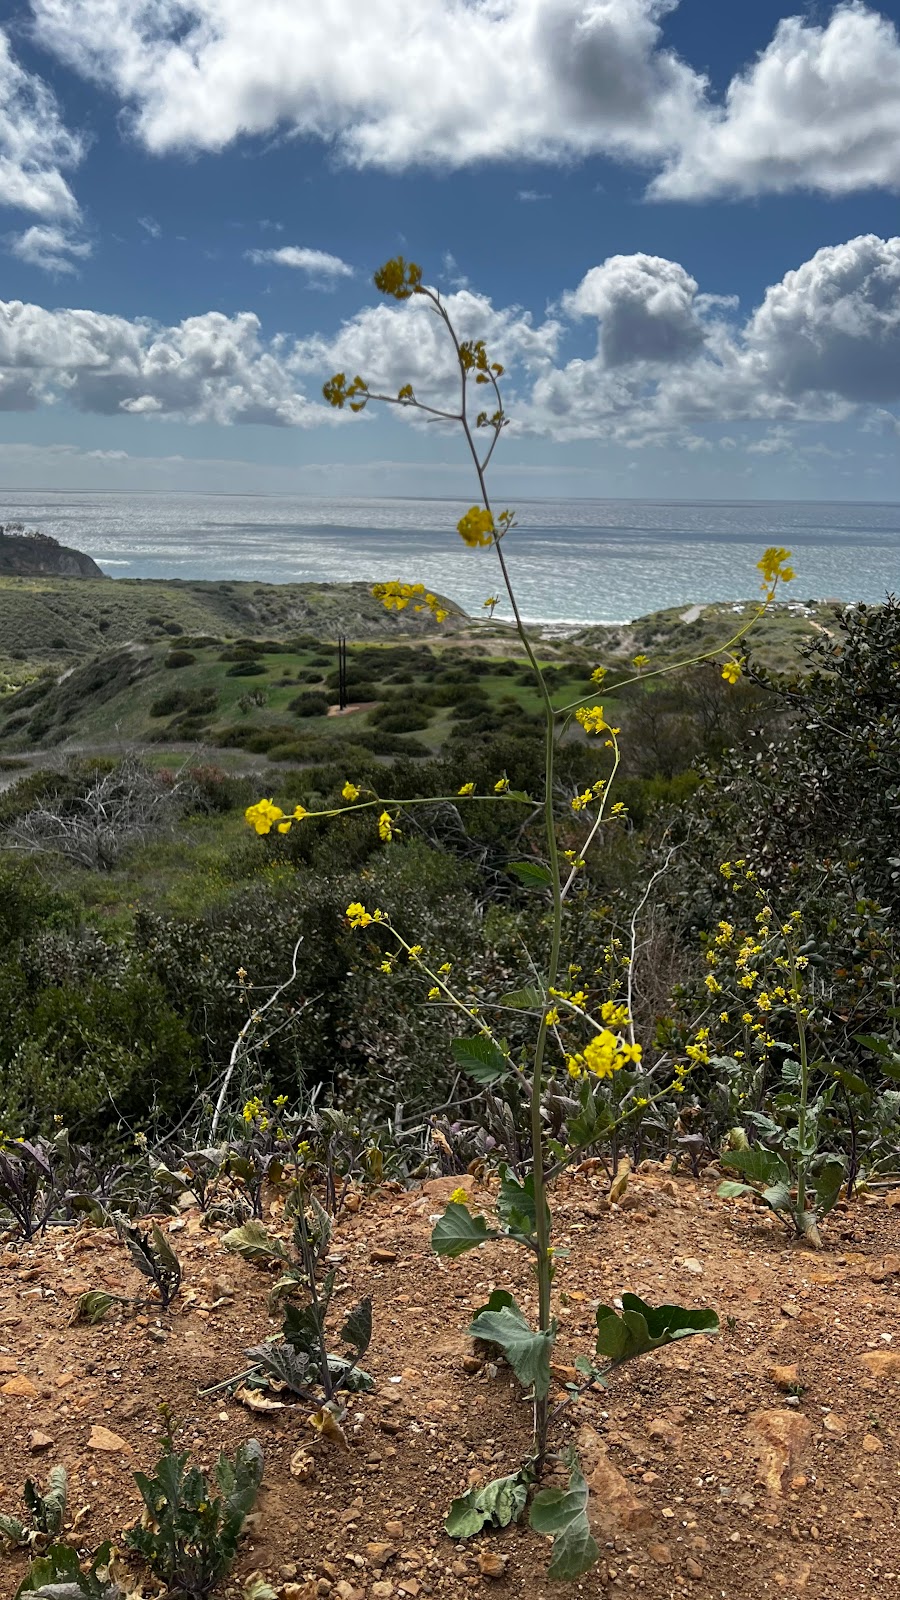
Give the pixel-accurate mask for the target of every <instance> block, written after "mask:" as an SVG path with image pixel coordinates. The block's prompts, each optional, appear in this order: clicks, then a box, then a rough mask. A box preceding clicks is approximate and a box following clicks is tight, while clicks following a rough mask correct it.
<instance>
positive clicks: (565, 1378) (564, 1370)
mask: <svg viewBox="0 0 900 1600" xmlns="http://www.w3.org/2000/svg"><path fill="white" fill-rule="evenodd" d="M550 1371H551V1372H552V1374H553V1376H554V1378H555V1379H556V1381H557V1383H563V1384H565V1383H577V1382H578V1369H577V1368H576V1367H567V1366H564V1365H563V1363H562V1362H561V1361H551V1363H550Z"/></svg>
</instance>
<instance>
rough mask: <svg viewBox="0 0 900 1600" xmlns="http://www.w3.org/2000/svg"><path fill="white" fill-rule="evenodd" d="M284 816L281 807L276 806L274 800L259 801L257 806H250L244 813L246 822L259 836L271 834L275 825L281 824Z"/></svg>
mask: <svg viewBox="0 0 900 1600" xmlns="http://www.w3.org/2000/svg"><path fill="white" fill-rule="evenodd" d="M283 816H284V812H283V811H282V809H281V807H280V806H276V804H275V802H274V801H273V800H258V801H257V802H256V805H255V806H248V807H247V809H246V811H245V812H244V819H245V821H247V822H249V824H250V826H251V828H255V829H256V832H257V833H258V834H264V833H271V832H272V828H273V825H274V824H275V823H276V822H280V821H281V819H282V817H283Z"/></svg>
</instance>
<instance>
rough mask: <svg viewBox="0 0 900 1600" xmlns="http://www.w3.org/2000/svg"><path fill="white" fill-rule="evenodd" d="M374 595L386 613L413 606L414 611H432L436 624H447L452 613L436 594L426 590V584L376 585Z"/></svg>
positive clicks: (394, 583)
mask: <svg viewBox="0 0 900 1600" xmlns="http://www.w3.org/2000/svg"><path fill="white" fill-rule="evenodd" d="M372 593H373V595H374V596H375V599H376V600H380V601H381V604H382V605H383V606H384V609H385V611H405V610H406V608H407V606H408V605H412V608H413V610H414V611H426V610H428V611H430V612H431V614H432V616H433V617H434V619H435V621H436V622H446V620H447V618H448V617H449V615H450V613H449V611H448V610H447V608H446V606H443V605H441V602H440V600H439V599H438V597H437V595H436V594H432V593H431V591H430V590H428V589H426V588H425V585H424V583H398V582H391V583H376V584H373V586H372Z"/></svg>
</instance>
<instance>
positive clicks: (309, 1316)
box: [281, 1305, 322, 1361]
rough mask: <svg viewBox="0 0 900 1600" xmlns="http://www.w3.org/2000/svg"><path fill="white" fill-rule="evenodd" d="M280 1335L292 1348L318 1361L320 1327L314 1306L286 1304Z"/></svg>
mask: <svg viewBox="0 0 900 1600" xmlns="http://www.w3.org/2000/svg"><path fill="white" fill-rule="evenodd" d="M281 1337H282V1339H283V1340H284V1342H285V1344H289V1345H290V1346H291V1347H292V1349H294V1350H297V1351H300V1352H301V1353H302V1354H303V1355H305V1356H309V1357H310V1358H311V1359H313V1360H316V1361H318V1360H319V1358H320V1356H321V1353H322V1328H321V1324H320V1321H319V1318H318V1316H317V1315H316V1311H315V1307H314V1306H311V1305H309V1306H295V1305H286V1306H285V1308H284V1321H283V1322H282V1324H281Z"/></svg>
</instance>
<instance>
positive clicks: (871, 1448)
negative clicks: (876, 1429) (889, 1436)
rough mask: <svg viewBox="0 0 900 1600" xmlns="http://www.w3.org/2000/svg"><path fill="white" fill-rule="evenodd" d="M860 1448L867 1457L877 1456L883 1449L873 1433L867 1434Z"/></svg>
mask: <svg viewBox="0 0 900 1600" xmlns="http://www.w3.org/2000/svg"><path fill="white" fill-rule="evenodd" d="M862 1447H863V1449H864V1450H865V1452H866V1455H869V1456H878V1455H880V1454H881V1452H882V1450H883V1449H884V1445H883V1444H882V1442H881V1440H880V1439H879V1438H878V1437H877V1435H876V1434H874V1433H867V1434H866V1435H865V1437H864V1439H863V1442H862Z"/></svg>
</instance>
